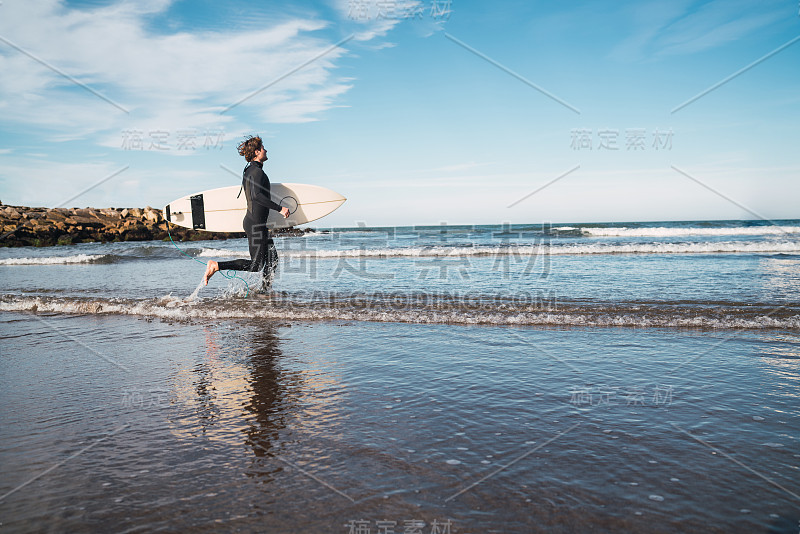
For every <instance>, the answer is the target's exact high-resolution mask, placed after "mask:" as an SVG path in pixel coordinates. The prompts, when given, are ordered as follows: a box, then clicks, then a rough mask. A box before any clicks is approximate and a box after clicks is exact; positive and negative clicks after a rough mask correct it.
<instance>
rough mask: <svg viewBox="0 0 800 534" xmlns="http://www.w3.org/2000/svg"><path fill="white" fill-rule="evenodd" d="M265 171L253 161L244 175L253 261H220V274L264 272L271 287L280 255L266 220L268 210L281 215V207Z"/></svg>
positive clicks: (246, 218)
mask: <svg viewBox="0 0 800 534" xmlns="http://www.w3.org/2000/svg"><path fill="white" fill-rule="evenodd" d="M263 167H264V164H263V163H260V162H258V161H251V162H250V163H248V164H247V167H245V168H244V173H243V174H242V188H243V189H244V196H245V199H247V213H245V215H244V221H242V225H243V226H244V231H245V233H246V234H247V242H248V244H249V246H250V260H249V261H248V260H243V259H240V260H233V261H221V262H219V270H220V271H227V270H234V271H252V272H256V271H263V273H264V286H265V287H269V286H270V284H271V283H272V275H273V273H274V271H275V267H277V265H278V251H277V250H275V243H274V242H273V241H272V238H271V237H270V235H269V229H268V228H267V218H268V217H269V210H275V211H281V206H280V204H277V203H276V202H275V201H273V200H272V197H271V196H270V185H269V178H267V175H266V174H265V173H264V169H263Z"/></svg>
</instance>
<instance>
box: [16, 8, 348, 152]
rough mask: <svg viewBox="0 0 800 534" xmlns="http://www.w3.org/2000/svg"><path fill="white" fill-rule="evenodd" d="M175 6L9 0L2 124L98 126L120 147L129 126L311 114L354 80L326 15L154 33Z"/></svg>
mask: <svg viewBox="0 0 800 534" xmlns="http://www.w3.org/2000/svg"><path fill="white" fill-rule="evenodd" d="M169 4H170V3H169V2H167V1H150V2H124V1H123V2H119V3H116V4H112V5H111V6H108V7H102V8H98V9H91V10H88V9H87V10H81V9H75V8H69V7H66V6H65V5H64V4H62V3H61V2H57V1H53V0H50V1H44V2H18V3H16V2H15V3H10V4H6V5H3V8H2V9H3V13H2V14H3V17H2V18H0V36H1V37H3V39H5V40H7V41H8V42H9V43H12V44H13V45H14V46H10V45H8V44H7V43H0V71H2V72H3V76H2V77H0V107H1V108H2V109H3V120H4V122H6V123H11V124H15V123H16V124H22V125H25V126H26V127H28V128H30V127H35V128H40V129H41V130H42V131H44V132H48V133H49V134H50V135H51V136H52V137H51V138H52V139H56V140H69V139H83V138H87V137H90V136H92V135H93V134H100V140H99V141H98V143H99V144H102V145H106V146H117V147H118V146H119V136H120V134H119V132H121V131H123V130H125V129H137V130H141V131H144V132H148V131H153V130H168V131H171V132H173V133H174V132H176V131H177V130H181V129H182V130H186V129H192V128H194V129H200V130H203V129H207V128H225V129H226V130H229V131H230V130H235V131H239V130H246V129H248V128H247V123H248V122H255V121H267V122H306V121H309V120H315V119H316V116H317V115H318V114H319V112H321V111H324V110H326V109H328V108H330V107H332V106H334V105H335V104H336V99H337V98H338V97H340V96H341V95H342V94H343V93H344V92H346V91H347V90H348V89H349V88H350V85H349V84H348V83H347V81H346V80H341V79H338V78H336V76H335V75H334V73H333V71H334V69H335V67H336V61H337V60H338V59H340V58H341V57H342V56H343V55H344V54H345V53H346V50H345V49H344V48H342V47H336V48H331V45H332V44H333V42H331V39H330V38H329V37H326V36H324V35H322V34H321V31H322V30H323V29H325V28H326V27H327V23H326V22H325V21H321V20H317V19H315V18H307V19H304V18H292V19H286V20H282V21H280V22H277V23H274V24H273V25H272V26H270V27H266V28H265V29H263V30H250V31H241V30H240V29H237V30H235V31H234V30H226V31H213V32H212V31H204V32H196V33H188V32H179V33H171V34H158V33H155V32H153V31H151V30H149V29H148V18H149V17H152V16H154V15H156V16H157V15H158V14H159V13H162V12H163V11H164V10H165V9H166V8H167V7H169ZM334 42H335V41H334ZM15 47H19V48H20V49H22V50H23V51H24V52H21V51H19V50H17V49H15ZM326 51H327V53H325V52H326ZM323 53H324V54H323ZM316 56H320V57H319V58H318V59H317V60H315V61H312V62H311V63H309V64H307V65H305V66H303V67H302V68H301V69H299V70H297V71H296V72H294V73H292V74H290V75H288V76H287V73H289V72H291V71H292V70H295V69H297V67H298V66H300V65H302V64H304V63H306V62H308V61H309V59H312V58H314V57H316ZM42 63H46V64H47V65H50V66H51V67H52V68H50V67H48V66H45V65H44V64H42ZM57 71H60V72H61V73H63V74H64V75H62V74H59V72H57ZM65 75H67V76H69V77H73V78H74V79H75V80H77V81H79V82H80V83H82V84H86V85H87V86H88V87H90V88H91V89H92V90H94V91H96V92H98V93H100V94H101V95H103V96H104V97H106V98H107V99H109V100H111V101H113V102H114V103H116V104H118V105H119V107H122V108H124V109H125V110H127V111H129V113H125V112H124V111H122V110H121V109H118V107H115V106H114V105H112V104H110V103H109V102H107V101H104V100H103V99H102V98H100V97H98V96H97V95H96V94H93V93H92V92H90V91H89V90H87V89H86V88H85V87H81V86H80V85H79V84H76V83H74V82H73V81H70V80H69V79H68V78H67V76H65ZM275 80H278V81H275ZM270 82H274V85H272V86H270V87H268V88H266V89H263V90H261V91H259V89H262V88H264V87H265V86H266V85H268V84H270ZM253 93H257V94H254V95H253V96H252V97H250V98H248V99H246V100H245V101H244V102H242V103H241V104H240V105H238V106H236V107H234V108H233V109H231V110H230V111H228V112H226V113H221V112H222V111H223V110H225V109H226V108H227V107H228V106H230V105H232V104H234V103H235V102H237V101H240V100H242V99H243V98H245V97H248V95H251V94H253Z"/></svg>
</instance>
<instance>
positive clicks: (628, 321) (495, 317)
mask: <svg viewBox="0 0 800 534" xmlns="http://www.w3.org/2000/svg"><path fill="white" fill-rule="evenodd" d="M200 304H202V305H200ZM0 311H8V312H40V313H41V312H48V313H63V314H84V315H95V314H114V315H135V316H148V317H158V318H162V319H172V320H181V319H254V318H258V319H273V320H280V321H292V320H299V321H370V322H402V323H418V324H461V325H516V326H533V325H541V326H577V327H597V326H602V327H636V328H695V329H756V330H762V329H788V330H799V329H800V315H794V316H790V317H781V318H776V317H769V316H767V315H757V316H748V317H736V316H728V317H718V316H717V317H715V316H702V315H695V316H692V317H685V316H684V317H682V316H679V315H678V316H676V315H673V314H664V315H655V314H644V315H640V314H634V313H613V312H608V313H586V314H583V313H576V312H566V313H559V312H557V311H547V312H522V311H520V312H516V313H513V312H512V313H495V312H475V311H471V310H452V311H438V310H433V309H413V308H412V309H363V308H352V307H324V306H316V307H306V306H292V305H291V304H290V305H285V304H279V303H275V302H272V301H271V300H269V299H266V300H264V299H256V300H253V299H247V300H245V301H243V302H239V303H237V304H236V305H234V306H232V305H231V302H230V301H227V302H226V301H197V302H190V301H188V300H185V299H178V298H175V297H172V296H167V297H162V298H159V299H147V300H128V301H122V300H77V299H74V300H73V299H51V298H43V297H10V298H9V297H6V298H4V299H3V300H1V301H0Z"/></svg>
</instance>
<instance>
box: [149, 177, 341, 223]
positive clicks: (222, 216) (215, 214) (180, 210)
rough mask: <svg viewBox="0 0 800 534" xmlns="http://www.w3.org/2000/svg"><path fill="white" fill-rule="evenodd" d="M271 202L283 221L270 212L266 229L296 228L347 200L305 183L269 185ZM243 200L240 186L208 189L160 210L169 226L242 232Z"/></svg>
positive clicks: (329, 211)
mask: <svg viewBox="0 0 800 534" xmlns="http://www.w3.org/2000/svg"><path fill="white" fill-rule="evenodd" d="M270 193H271V195H272V200H274V201H275V202H277V203H278V204H280V205H281V206H284V207H286V208H289V217H288V218H286V219H284V218H283V215H281V214H280V213H278V212H277V211H273V210H270V212H269V219H268V220H267V227H268V228H288V227H290V226H298V225H300V224H305V223H308V222H311V221H316V220H317V219H319V218H320V217H324V216H325V215H328V214H329V213H331V212H332V211H334V210H335V209H336V208H338V207H339V206H341V205H342V204H344V201H345V200H347V199H346V198H344V197H343V196H342V195H340V194H339V193H337V192H336V191H331V190H330V189H327V188H325V187H320V186H318V185H309V184H275V183H274V184H271V186H270ZM246 211H247V201H246V200H245V197H244V191H242V186H241V185H232V186H229V187H220V188H218V189H209V190H208V191H202V192H200V193H195V194H193V195H186V196H185V197H181V198H179V199H177V200H173V201H172V202H170V203H169V204H167V205H166V206H165V207H164V218H166V219H167V220H168V221H169V222H171V223H173V224H177V225H178V226H183V227H184V228H192V229H195V230H205V231H206V232H243V231H244V228H243V227H242V220H243V219H244V214H245V212H246Z"/></svg>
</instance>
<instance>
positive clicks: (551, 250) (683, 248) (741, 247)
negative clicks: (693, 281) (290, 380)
mask: <svg viewBox="0 0 800 534" xmlns="http://www.w3.org/2000/svg"><path fill="white" fill-rule="evenodd" d="M720 252H722V253H736V252H742V253H788V254H793V253H800V241H774V242H762V241H759V242H742V241H721V242H702V243H626V244H604V243H588V244H574V245H573V244H558V245H550V246H549V247H548V246H545V245H509V246H503V247H498V246H483V245H479V246H474V247H447V246H430V247H406V248H374V249H346V250H281V251H279V254H280V255H281V256H285V257H288V258H320V259H324V258H347V257H353V258H357V257H373V258H392V257H443V256H536V255H545V254H556V255H564V254H566V255H581V254H706V253H720Z"/></svg>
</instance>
